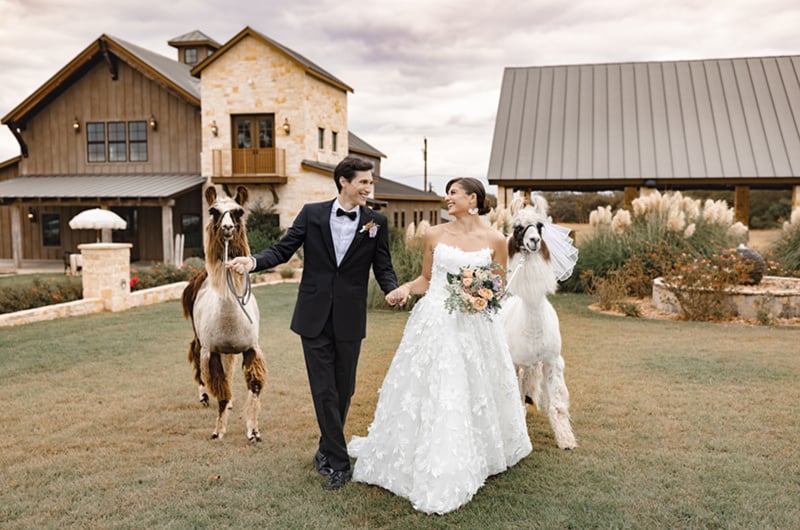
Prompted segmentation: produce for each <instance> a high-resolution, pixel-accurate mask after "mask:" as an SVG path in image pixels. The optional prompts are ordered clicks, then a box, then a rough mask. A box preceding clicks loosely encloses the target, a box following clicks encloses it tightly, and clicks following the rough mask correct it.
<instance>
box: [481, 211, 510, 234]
mask: <svg viewBox="0 0 800 530" xmlns="http://www.w3.org/2000/svg"><path fill="white" fill-rule="evenodd" d="M487 220H488V221H489V226H491V227H492V228H494V229H495V230H499V231H500V232H502V233H503V235H505V236H508V235H509V234H511V232H512V227H511V210H509V209H508V208H506V207H505V206H499V207H497V208H492V210H491V211H489V213H488V214H487Z"/></svg>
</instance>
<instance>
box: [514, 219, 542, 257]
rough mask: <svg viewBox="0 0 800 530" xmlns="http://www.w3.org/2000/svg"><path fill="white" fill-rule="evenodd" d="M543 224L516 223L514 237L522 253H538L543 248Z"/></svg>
mask: <svg viewBox="0 0 800 530" xmlns="http://www.w3.org/2000/svg"><path fill="white" fill-rule="evenodd" d="M543 226H544V225H543V224H542V223H541V222H537V223H532V224H517V223H514V235H513V236H512V237H513V238H514V239H515V241H516V244H517V247H518V248H519V249H520V250H522V251H528V252H538V251H539V249H540V248H541V247H542V227H543Z"/></svg>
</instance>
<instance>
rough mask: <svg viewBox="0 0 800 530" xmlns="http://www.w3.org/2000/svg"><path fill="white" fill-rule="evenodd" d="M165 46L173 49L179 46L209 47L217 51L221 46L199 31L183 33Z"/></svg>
mask: <svg viewBox="0 0 800 530" xmlns="http://www.w3.org/2000/svg"><path fill="white" fill-rule="evenodd" d="M167 44H169V45H170V46H173V47H178V46H181V45H192V44H194V45H196V46H210V47H211V48H214V49H217V48H219V47H220V46H222V44H220V43H218V42H217V41H215V40H214V39H212V38H211V37H209V36H208V35H206V34H205V33H203V32H202V31H200V30H197V29H196V30H194V31H190V32H189V33H184V34H183V35H180V36H178V37H175V38H173V39H170V40H168V41H167Z"/></svg>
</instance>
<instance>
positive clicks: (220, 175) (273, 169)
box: [211, 147, 287, 184]
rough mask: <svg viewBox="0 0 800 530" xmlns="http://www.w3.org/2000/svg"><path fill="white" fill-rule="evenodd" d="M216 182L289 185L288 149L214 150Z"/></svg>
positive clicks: (214, 180)
mask: <svg viewBox="0 0 800 530" xmlns="http://www.w3.org/2000/svg"><path fill="white" fill-rule="evenodd" d="M211 164H212V175H211V178H212V182H215V183H222V182H230V183H233V182H239V183H253V184H285V183H286V181H287V178H286V177H287V175H286V150H285V149H278V148H274V147H271V148H259V149H212V150H211Z"/></svg>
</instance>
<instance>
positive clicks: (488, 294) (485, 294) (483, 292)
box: [478, 287, 493, 300]
mask: <svg viewBox="0 0 800 530" xmlns="http://www.w3.org/2000/svg"><path fill="white" fill-rule="evenodd" d="M492 294H493V293H492V291H491V290H489V289H487V288H486V287H482V288H481V289H479V290H478V296H480V297H481V298H483V299H484V300H489V299H491V298H492Z"/></svg>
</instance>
